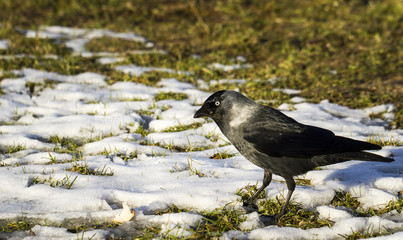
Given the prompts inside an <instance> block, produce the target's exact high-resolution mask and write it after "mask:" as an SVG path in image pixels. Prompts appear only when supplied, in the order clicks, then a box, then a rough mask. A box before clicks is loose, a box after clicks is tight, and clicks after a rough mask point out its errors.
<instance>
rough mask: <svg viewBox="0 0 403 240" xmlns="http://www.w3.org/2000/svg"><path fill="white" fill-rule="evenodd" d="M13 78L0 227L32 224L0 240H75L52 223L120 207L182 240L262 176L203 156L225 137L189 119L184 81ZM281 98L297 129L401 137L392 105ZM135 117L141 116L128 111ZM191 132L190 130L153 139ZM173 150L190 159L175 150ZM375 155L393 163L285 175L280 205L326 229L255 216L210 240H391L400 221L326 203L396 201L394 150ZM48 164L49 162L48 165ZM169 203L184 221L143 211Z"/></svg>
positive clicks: (402, 154) (7, 90) (46, 33)
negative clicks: (359, 238) (290, 204)
mask: <svg viewBox="0 0 403 240" xmlns="http://www.w3.org/2000/svg"><path fill="white" fill-rule="evenodd" d="M26 36H27V37H41V38H51V39H61V40H62V42H63V41H65V43H66V45H67V46H68V47H71V48H72V49H74V51H76V52H82V53H84V51H85V43H86V42H88V40H89V39H92V38H95V37H102V36H107V37H118V38H122V39H127V40H130V41H141V42H145V43H146V42H147V40H146V39H145V38H143V37H141V36H138V35H137V34H134V33H114V32H111V31H107V30H94V29H90V30H87V29H76V28H65V27H58V26H51V27H41V28H40V29H39V30H38V31H31V30H28V31H27V32H26ZM148 43H149V42H148ZM149 45H150V44H149ZM88 54H89V55H91V56H96V57H99V59H98V60H99V61H100V63H102V64H111V63H116V62H118V61H121V60H122V61H123V59H120V56H119V55H116V54H115V55H114V54H109V53H88ZM144 54H148V53H144ZM153 54H164V52H160V53H158V52H157V53H155V52H154V53H153ZM21 57H29V56H21ZM210 67H211V68H218V69H222V70H224V71H231V70H234V69H239V68H245V67H251V66H250V65H248V64H244V65H234V66H230V65H219V64H212V65H211V66H210ZM115 69H116V70H117V71H122V72H124V73H127V74H131V75H135V76H139V75H141V74H143V73H145V72H149V71H163V72H168V73H179V74H185V75H189V74H191V72H187V71H177V70H174V69H169V68H160V67H153V66H137V65H134V64H130V65H120V66H115ZM13 73H14V74H16V78H6V79H3V80H2V81H1V88H2V91H3V92H4V94H2V95H0V111H1V113H2V114H1V115H0V149H2V150H3V152H5V151H4V150H6V149H9V148H12V147H16V146H22V147H23V148H24V150H21V151H18V152H16V153H11V154H8V153H3V154H1V155H0V164H1V165H0V166H1V167H0V201H1V202H2V207H1V208H0V219H2V221H6V222H7V221H8V222H12V221H15V220H16V219H18V218H20V217H21V215H23V216H24V217H26V218H28V219H30V220H32V221H33V222H34V223H35V224H34V225H33V228H32V229H31V231H32V232H34V233H35V234H36V236H30V235H29V232H16V233H12V235H8V236H11V237H15V238H16V239H17V238H23V237H25V238H26V239H38V238H39V239H46V238H60V239H72V238H77V235H76V234H74V233H70V232H68V231H67V230H66V229H65V228H63V227H55V226H62V225H63V224H65V223H67V222H69V221H79V219H87V220H88V219H95V220H98V221H111V220H112V219H115V218H116V217H117V216H120V215H121V213H122V211H123V210H124V209H123V207H122V206H126V205H127V206H128V207H129V208H130V209H134V211H135V213H136V215H135V217H134V219H133V220H131V221H134V222H142V223H145V224H146V225H147V224H148V225H150V226H154V225H158V226H159V227H161V229H162V230H161V233H160V234H161V236H164V234H173V235H175V236H182V237H186V236H189V234H190V232H189V229H190V228H192V227H195V226H197V225H198V223H199V222H200V220H201V214H200V212H202V211H205V210H207V211H209V210H214V209H216V208H220V207H224V206H226V205H227V204H228V203H239V202H238V201H239V196H237V195H236V194H235V193H236V191H237V190H238V189H240V188H242V187H244V186H245V185H247V184H255V183H256V182H259V183H260V182H261V180H262V177H263V170H262V169H260V168H259V167H257V166H255V165H253V164H252V163H250V162H249V161H247V160H246V159H245V158H244V157H243V156H242V155H239V154H237V155H235V156H233V157H231V158H228V159H220V160H217V159H210V156H212V155H213V154H215V153H218V152H227V153H237V151H236V150H235V148H234V147H233V146H231V145H228V140H227V139H226V138H225V136H223V135H222V134H221V132H220V130H219V129H218V127H217V126H216V125H215V123H213V122H211V120H203V119H193V114H194V112H195V111H196V110H197V109H198V108H199V107H200V104H202V103H203V101H204V100H205V99H206V98H207V97H208V96H209V95H210V94H211V93H209V92H206V91H201V90H199V89H198V88H197V87H196V86H194V85H193V84H191V83H186V82H181V81H178V80H177V79H175V78H167V79H162V80H161V81H159V82H158V83H157V85H156V86H145V85H142V84H138V83H133V82H117V83H114V84H112V85H108V84H107V83H106V80H107V79H106V77H105V76H103V75H100V74H97V73H91V72H85V73H81V74H77V75H69V76H67V75H63V74H60V73H57V72H46V71H41V70H36V69H30V68H23V69H15V70H14V71H13ZM49 81H51V84H48V82H49ZM202 81H203V80H202ZM27 83H35V89H34V92H33V93H31V92H30V89H28V88H27V87H26V85H27ZM223 83H235V84H243V83H244V80H242V79H222V80H218V81H215V82H212V83H211V84H223ZM160 92H176V93H184V94H186V95H187V96H188V98H186V99H184V100H181V101H179V100H172V99H167V100H161V101H154V96H155V95H156V94H158V93H160ZM286 92H287V93H289V94H293V95H298V93H299V91H290V90H287V91H286ZM293 99H294V100H292V102H293V104H292V105H291V104H288V105H282V106H281V107H280V109H281V110H282V111H283V112H284V113H285V114H287V115H289V116H291V117H293V118H295V119H296V120H297V121H300V122H303V123H305V124H311V125H315V126H319V127H324V128H328V129H330V130H332V131H334V132H335V133H336V134H338V135H342V136H346V137H351V138H355V139H360V140H366V139H367V138H368V137H369V136H372V135H379V136H384V138H386V139H389V138H390V137H393V138H397V139H403V131H402V130H400V129H398V130H388V129H387V128H385V126H386V125H387V123H388V122H387V121H388V119H391V118H390V117H391V116H392V117H393V110H394V106H393V105H391V104H384V105H380V106H376V107H372V108H366V109H349V108H347V107H344V106H340V105H337V104H333V103H330V102H329V101H327V100H323V101H322V102H320V103H319V104H312V103H308V102H305V101H304V99H302V98H299V97H298V96H294V98H293ZM290 109H294V110H292V111H291V110H290ZM140 110H147V111H150V112H151V113H152V114H151V115H148V116H147V115H145V114H140V113H139V111H140ZM371 113H382V114H384V116H388V117H389V118H386V121H385V120H380V119H371V118H370V117H369V115H370V114H371ZM194 123H199V124H200V126H199V127H197V128H192V129H187V130H183V131H179V132H164V131H166V130H167V129H169V128H172V127H178V126H186V125H189V124H194ZM140 126H143V127H144V128H146V129H148V130H149V131H150V134H148V135H147V136H145V137H143V136H141V135H140V134H139V133H136V132H137V130H138V129H139V128H140ZM52 136H53V137H54V136H58V137H59V138H63V137H66V138H69V139H73V140H74V141H77V142H80V143H81V144H82V146H80V147H79V149H78V150H80V151H82V153H81V156H73V155H72V154H69V153H58V152H56V151H55V147H56V146H57V147H61V146H60V144H59V145H58V144H55V143H52V142H51V141H49V138H50V137H52ZM164 146H165V148H164ZM178 149H195V150H197V151H190V152H181V151H179V150H178ZM203 149H204V150H203ZM376 153H377V154H380V155H383V156H390V155H392V156H393V157H394V159H395V161H394V162H392V163H380V162H360V161H349V162H345V163H339V164H334V165H330V166H325V167H323V168H322V169H321V170H313V171H310V172H308V173H306V174H304V175H302V176H298V177H297V178H305V179H309V180H310V181H311V183H312V185H310V186H297V187H296V190H295V192H294V194H293V199H292V200H293V201H294V202H298V203H300V204H302V205H303V206H304V207H306V208H307V209H309V210H311V211H317V212H318V213H319V215H320V217H322V218H328V219H330V220H332V221H334V222H335V223H334V225H333V226H332V228H328V227H322V228H317V229H308V230H302V229H299V228H292V227H278V226H276V225H271V226H265V225H264V223H263V222H262V221H261V220H260V219H259V215H258V214H257V212H252V213H248V214H246V215H245V217H246V221H245V222H243V223H242V224H241V225H240V228H241V229H242V230H243V231H229V232H226V233H225V234H224V236H223V237H222V239H231V238H239V239H316V238H317V239H338V238H341V237H340V235H348V234H351V233H352V232H353V231H365V230H366V229H368V228H374V231H378V230H382V229H384V228H386V229H390V230H391V231H393V232H394V233H393V234H391V235H389V236H385V237H378V238H377V239H400V238H402V237H403V235H402V233H403V232H402V231H403V215H402V214H401V213H400V214H399V213H398V212H397V211H392V212H390V213H387V214H385V215H382V216H374V217H355V216H354V214H352V213H351V212H349V211H347V210H346V209H343V208H337V207H332V206H330V205H329V203H330V201H331V200H332V199H333V197H334V195H335V193H336V192H337V191H346V192H348V193H350V194H351V195H352V196H354V197H357V199H358V200H359V201H360V202H361V203H362V207H363V208H382V207H384V206H385V205H386V204H388V202H389V201H391V200H396V198H397V192H399V191H401V190H402V189H403V178H402V172H403V148H402V147H391V146H388V147H384V148H383V149H382V150H380V151H377V152H376ZM52 159H55V161H56V162H57V163H52ZM75 163H80V164H87V165H88V167H89V168H90V169H93V170H97V169H98V170H100V169H106V170H107V171H108V172H113V176H99V175H81V174H79V173H77V172H70V171H68V170H67V169H70V168H71V167H72V166H73V164H75ZM196 171H197V172H199V173H202V174H201V175H202V177H200V176H198V175H197V174H195V172H196ZM35 178H37V179H42V180H54V181H56V180H58V181H59V182H63V181H64V182H67V183H68V182H70V183H71V182H72V181H73V179H75V181H74V183H73V184H72V185H71V188H70V189H67V188H65V187H63V186H59V187H51V186H49V184H46V183H44V184H38V183H35V182H34V179H35ZM280 181H283V179H282V178H281V177H279V176H273V182H272V183H271V184H270V186H269V187H268V188H267V197H269V198H274V197H276V196H277V197H279V198H280V199H281V198H283V196H284V194H285V193H286V191H287V189H286V186H285V184H284V183H283V182H280ZM172 204H175V205H176V206H178V207H179V208H187V209H190V212H183V213H172V214H163V215H154V214H153V213H154V212H155V211H158V210H161V209H166V208H167V207H168V206H171V205H172ZM80 234H81V233H80ZM109 234H110V233H109V232H108V230H93V231H86V232H85V233H84V235H85V237H86V238H87V237H88V238H90V237H91V236H94V238H93V239H104V238H107V237H108V236H109ZM1 237H2V236H1V235H0V238H1Z"/></svg>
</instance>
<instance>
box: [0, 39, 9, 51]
mask: <svg viewBox="0 0 403 240" xmlns="http://www.w3.org/2000/svg"><path fill="white" fill-rule="evenodd" d="M9 47H10V42H9V41H8V40H7V39H0V49H2V50H5V49H8V48H9Z"/></svg>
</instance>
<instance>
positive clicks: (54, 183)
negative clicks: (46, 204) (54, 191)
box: [32, 173, 77, 189]
mask: <svg viewBox="0 0 403 240" xmlns="http://www.w3.org/2000/svg"><path fill="white" fill-rule="evenodd" d="M76 180H77V176H76V177H74V178H73V177H72V176H71V175H67V173H66V176H65V177H64V178H62V179H55V178H54V177H53V176H52V175H49V176H48V177H44V176H35V177H33V178H32V184H47V185H49V186H51V187H61V188H64V189H71V187H72V186H73V184H74V182H75V181H76Z"/></svg>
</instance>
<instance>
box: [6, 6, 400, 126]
mask: <svg viewBox="0 0 403 240" xmlns="http://www.w3.org/2000/svg"><path fill="white" fill-rule="evenodd" d="M102 3H103V4H100V3H99V2H98V1H88V0H86V1H72V2H65V1H61V0H58V1H49V0H41V1H39V2H36V3H35V4H32V3H30V2H27V1H21V0H17V1H11V0H5V1H2V3H1V4H0V21H1V22H2V26H1V28H0V38H7V39H10V43H11V45H12V46H11V48H10V49H8V50H3V51H2V52H3V53H4V54H17V53H28V54H33V55H35V56H38V59H18V60H17V59H16V60H14V62H13V63H8V61H4V60H2V61H1V63H0V64H1V65H2V68H3V69H5V70H8V69H19V68H21V67H23V66H26V67H35V68H39V69H45V70H52V71H57V72H61V73H64V74H76V73H78V72H83V71H88V70H91V71H95V72H100V73H102V74H105V75H106V76H108V82H110V83H113V82H116V81H122V80H129V81H135V82H141V83H145V84H155V83H156V82H158V80H159V79H161V77H163V76H164V77H165V76H166V73H158V72H150V73H146V74H145V75H144V76H143V75H142V76H140V77H133V76H126V74H123V73H115V71H113V69H111V68H110V67H108V66H100V65H99V64H97V63H96V61H95V59H91V58H90V59H84V58H81V57H79V56H70V55H69V54H70V51H69V50H68V49H67V48H65V47H64V46H62V45H58V44H56V43H54V42H53V41H51V40H42V39H25V38H23V37H21V35H20V34H19V33H18V32H16V31H15V27H16V26H18V27H22V28H29V29H36V28H38V26H40V25H63V26H75V27H84V28H107V29H111V30H113V31H117V32H118V31H122V32H125V31H134V32H136V33H138V34H140V35H142V36H145V37H146V38H147V39H149V40H151V41H153V42H154V44H155V48H158V49H164V50H167V52H168V54H165V55H161V54H143V55H130V51H131V50H136V49H140V50H141V49H144V44H143V43H136V42H129V41H125V40H119V39H110V38H100V39H94V40H93V41H91V42H90V43H89V44H88V46H87V47H88V48H89V49H90V50H92V51H113V52H121V53H124V54H128V55H127V56H128V60H127V61H129V62H131V63H135V64H138V65H141V66H143V65H147V66H159V67H169V68H173V69H175V70H189V71H192V72H193V73H194V74H193V75H192V76H178V78H179V79H180V80H185V81H190V82H193V83H195V80H197V79H199V78H200V79H204V80H206V81H209V80H212V79H221V78H243V79H246V80H247V82H246V83H245V84H244V85H242V86H240V87H239V89H240V90H241V91H242V92H244V93H247V94H248V95H249V96H250V97H251V98H253V99H255V100H260V99H263V100H276V102H275V103H274V104H273V105H274V106H276V105H278V104H280V103H281V102H284V101H288V99H289V96H287V95H286V94H283V93H278V92H277V93H276V92H273V91H271V90H272V89H273V88H274V87H280V88H283V87H284V88H294V89H302V90H303V91H302V93H301V96H303V97H306V98H308V100H310V101H313V102H318V101H320V100H322V99H330V100H331V101H332V102H335V103H338V104H342V105H346V106H349V107H353V108H362V107H369V106H374V105H376V104H381V103H395V104H396V105H397V110H396V112H395V113H396V116H395V119H394V122H393V123H392V125H393V126H396V127H399V128H400V127H402V124H403V110H402V102H403V101H402V95H403V94H401V93H402V92H403V89H402V86H401V81H402V76H401V74H400V71H399V69H401V68H402V65H403V61H402V60H401V59H402V54H403V51H402V46H403V44H402V38H401V37H400V36H401V35H402V31H403V30H402V28H401V27H400V25H399V24H400V22H401V15H402V13H403V3H402V2H401V1H398V0H386V1H360V0H353V1H348V2H344V1H333V0H320V1H314V2H312V1H298V2H294V1H291V0H286V1H281V2H273V1H258V0H253V1H219V2H216V1H200V2H189V1H186V0H179V1H172V2H166V3H164V4H161V3H160V2H158V1H155V0H154V1H153V0H152V1H145V0H140V1H136V3H133V2H132V1H128V0H127V1H123V2H119V4H118V3H117V2H115V1H107V2H102ZM290 5H292V6H293V7H292V8H290V7H289V6H290ZM100 6H102V7H100ZM45 9H46V10H45ZM49 9H55V10H54V11H49ZM84 9H85V10H84ZM211 16H214V17H211ZM46 54H57V55H60V56H62V57H63V58H62V59H60V60H57V61H55V60H44V59H41V57H42V56H44V55H46ZM192 54H198V55H199V56H200V58H197V59H196V58H194V57H193V56H192ZM239 55H242V56H244V57H245V58H246V59H247V62H248V63H251V64H253V66H254V67H253V68H251V69H241V70H236V71H232V72H223V71H219V70H212V69H210V68H209V67H208V65H209V64H210V63H212V62H220V63H225V64H232V63H237V60H235V57H236V56H239ZM44 63H45V64H44ZM168 75H169V74H168ZM273 77H277V78H278V79H279V80H278V81H277V82H276V83H274V84H270V83H268V82H267V79H270V78H273ZM221 87H225V88H233V87H234V86H219V88H221ZM211 90H216V87H213V88H212V89H211Z"/></svg>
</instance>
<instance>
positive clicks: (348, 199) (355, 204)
mask: <svg viewBox="0 0 403 240" xmlns="http://www.w3.org/2000/svg"><path fill="white" fill-rule="evenodd" d="M330 204H331V205H332V206H335V207H338V206H343V207H347V208H349V209H350V210H351V211H352V212H353V213H354V214H355V215H357V216H359V217H371V216H381V215H382V214H384V213H387V212H390V211H393V210H396V211H397V212H399V213H401V212H402V211H403V199H401V198H400V199H398V200H397V201H390V202H389V203H388V204H387V205H386V206H385V207H383V208H380V209H374V208H368V209H363V208H362V206H361V203H360V202H359V201H358V200H357V198H356V197H352V196H351V194H349V193H346V192H341V191H340V192H336V195H335V197H334V198H333V200H332V201H331V202H330Z"/></svg>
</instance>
